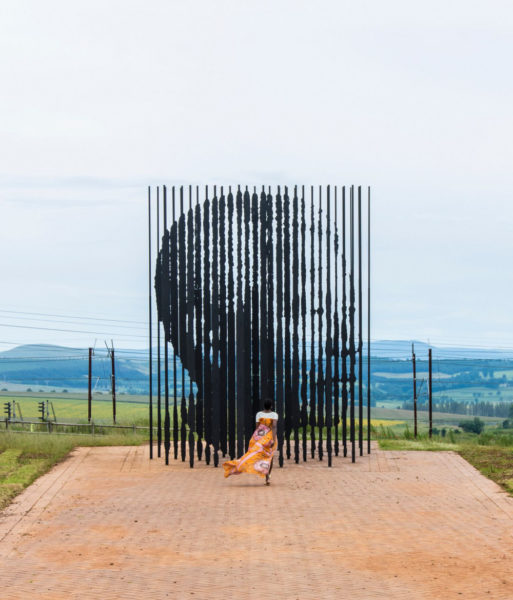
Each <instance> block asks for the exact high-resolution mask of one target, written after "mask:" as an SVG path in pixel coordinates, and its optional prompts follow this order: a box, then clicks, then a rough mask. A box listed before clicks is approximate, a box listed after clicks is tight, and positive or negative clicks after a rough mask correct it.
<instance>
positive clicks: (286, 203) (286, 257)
mask: <svg viewBox="0 0 513 600" xmlns="http://www.w3.org/2000/svg"><path fill="white" fill-rule="evenodd" d="M283 273H284V277H283V283H284V293H283V313H284V317H285V356H284V362H285V366H284V388H285V439H286V452H287V459H289V458H290V433H291V428H292V389H291V388H292V385H291V384H292V372H291V366H292V365H291V356H290V350H291V343H290V342H291V340H290V317H291V314H290V312H291V310H290V309H291V298H290V198H289V191H288V188H287V187H285V193H284V196H283Z"/></svg>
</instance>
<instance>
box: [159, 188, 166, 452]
mask: <svg viewBox="0 0 513 600" xmlns="http://www.w3.org/2000/svg"><path fill="white" fill-rule="evenodd" d="M164 189H165V188H164ZM165 227H166V222H165V217H164V228H165ZM156 229H157V235H156V239H157V256H158V255H159V249H160V188H159V187H157V222H156ZM162 283H164V282H162ZM166 300H167V299H166ZM161 385H162V384H161V381H160V319H159V318H157V457H158V458H160V456H161V446H162V399H161Z"/></svg>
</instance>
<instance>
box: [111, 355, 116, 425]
mask: <svg viewBox="0 0 513 600" xmlns="http://www.w3.org/2000/svg"><path fill="white" fill-rule="evenodd" d="M110 362H111V371H112V422H113V423H114V425H115V424H116V362H115V360H114V346H113V347H112V350H111V352H110Z"/></svg>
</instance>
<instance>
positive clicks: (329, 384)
mask: <svg viewBox="0 0 513 600" xmlns="http://www.w3.org/2000/svg"><path fill="white" fill-rule="evenodd" d="M330 205H331V189H330V186H328V187H327V188H326V384H325V386H324V394H325V407H326V453H327V455H328V467H331V464H332V447H331V428H332V426H333V414H332V407H333V380H332V369H331V361H332V359H333V346H332V338H331V319H332V315H331V211H330V208H331V206H330Z"/></svg>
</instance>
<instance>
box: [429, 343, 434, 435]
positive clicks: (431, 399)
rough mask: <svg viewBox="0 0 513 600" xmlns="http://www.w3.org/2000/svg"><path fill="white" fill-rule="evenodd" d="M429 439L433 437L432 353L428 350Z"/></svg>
mask: <svg viewBox="0 0 513 600" xmlns="http://www.w3.org/2000/svg"><path fill="white" fill-rule="evenodd" d="M429 437H430V438H432V437H433V352H432V350H431V348H430V349H429Z"/></svg>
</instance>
